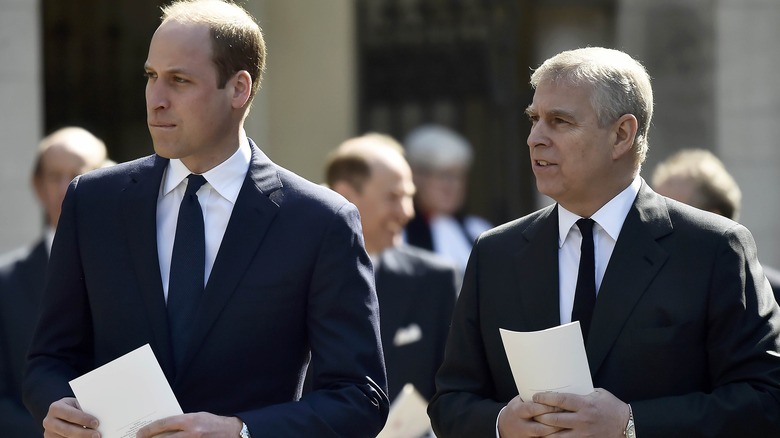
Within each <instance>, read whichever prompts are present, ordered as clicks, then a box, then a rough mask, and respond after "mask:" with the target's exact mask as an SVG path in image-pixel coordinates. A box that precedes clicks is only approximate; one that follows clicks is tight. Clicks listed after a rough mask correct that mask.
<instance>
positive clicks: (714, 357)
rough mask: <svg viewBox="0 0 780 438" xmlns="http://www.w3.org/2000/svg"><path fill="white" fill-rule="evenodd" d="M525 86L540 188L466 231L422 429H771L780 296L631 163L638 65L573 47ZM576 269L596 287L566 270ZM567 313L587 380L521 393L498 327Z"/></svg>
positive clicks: (535, 325) (738, 238)
mask: <svg viewBox="0 0 780 438" xmlns="http://www.w3.org/2000/svg"><path fill="white" fill-rule="evenodd" d="M531 85H532V86H533V87H534V88H535V90H536V91H535V94H534V97H533V102H532V103H531V105H530V106H529V107H528V109H527V114H528V116H529V117H530V119H531V123H532V128H531V133H530V134H529V137H528V146H529V147H530V156H531V165H532V168H533V171H534V174H535V176H536V182H537V186H538V188H539V190H540V191H541V192H542V193H544V194H546V195H548V196H550V197H552V198H553V199H555V200H556V201H557V203H556V204H555V205H552V206H550V207H547V208H544V209H542V210H539V211H537V212H535V213H532V214H530V215H528V216H526V217H523V218H520V219H518V220H515V221H513V222H510V223H508V224H505V225H502V226H499V227H498V228H496V229H494V230H492V231H490V232H488V233H486V234H484V235H483V236H482V237H480V238H479V239H478V241H477V243H476V245H475V248H474V250H473V251H472V254H471V258H470V261H469V267H468V269H467V271H466V276H465V279H464V285H463V289H462V290H461V293H460V298H459V300H458V303H457V305H456V309H455V315H454V317H453V323H452V329H451V331H450V334H449V337H448V340H447V349H446V353H445V358H444V363H443V364H442V367H441V369H440V370H439V373H438V374H437V376H436V386H437V393H436V396H434V399H433V400H432V401H431V404H430V406H429V409H428V412H429V414H430V416H431V418H432V422H433V426H434V430H435V431H436V434H437V436H438V437H440V438H445V437H456V436H463V437H477V436H480V437H487V436H499V434H500V436H501V437H503V438H507V437H528V436H548V435H551V436H555V434H556V433H557V434H558V435H560V436H598V437H602V438H610V437H621V436H629V437H633V436H639V437H641V438H656V437H659V438H660V437H665V438H668V437H678V436H679V437H683V436H686V437H687V436H701V437H733V436H740V437H766V436H780V402H778V400H780V353H778V351H779V349H780V340H779V339H778V337H779V333H780V313H779V311H780V309H778V307H777V304H776V303H775V300H774V299H773V297H772V295H771V294H772V292H771V290H770V289H769V285H768V284H767V282H766V280H765V279H764V277H763V275H762V274H761V268H760V266H759V262H758V260H757V259H756V248H755V242H754V241H753V238H752V236H751V235H750V233H749V232H748V230H747V229H746V228H745V227H743V226H741V225H739V224H737V223H735V222H733V221H731V220H729V219H726V218H724V217H721V216H718V215H715V214H712V213H708V212H704V211H701V210H698V209H695V208H692V207H690V206H688V205H685V204H681V203H679V202H676V201H673V200H670V199H668V198H664V197H662V196H660V195H658V194H656V193H655V192H653V191H652V190H651V189H650V188H649V187H648V186H647V184H646V183H645V182H644V181H643V180H642V179H641V178H640V177H639V170H640V166H641V163H642V162H643V160H644V158H645V155H646V152H647V132H648V127H649V125H650V120H651V117H652V108H653V107H652V104H653V99H652V91H651V86H650V79H649V76H648V74H647V72H646V71H645V69H644V67H642V66H641V65H640V64H639V63H638V62H636V61H635V60H634V59H632V58H631V57H630V56H628V55H626V54H625V53H622V52H619V51H616V50H609V49H603V48H587V49H578V50H572V51H566V52H562V53H560V54H558V55H556V56H554V57H552V58H550V59H548V60H547V61H545V62H544V63H543V64H542V66H541V67H539V69H537V70H536V71H535V72H534V73H533V75H532V76H531ZM587 219H591V220H592V222H591V221H588V220H587ZM594 223H595V224H594ZM588 225H592V230H588V232H587V233H585V235H583V234H581V233H580V232H579V228H580V227H582V228H584V229H586V230H587V229H588ZM588 241H590V242H591V243H592V244H593V246H591V248H594V247H595V252H594V251H593V249H591V252H592V254H591V256H589V257H585V255H586V254H587V253H583V252H582V251H581V249H580V248H581V242H585V243H587V242H588ZM583 246H585V247H586V249H587V245H583ZM581 255H582V257H581ZM580 262H582V263H580ZM588 262H591V265H590V267H589V268H588V267H587V265H588ZM580 264H582V265H583V267H582V268H581V269H579V271H580V272H581V273H578V266H579V265H580ZM588 276H590V290H591V294H592V295H595V293H594V292H593V291H594V289H593V287H594V286H595V291H598V292H597V293H598V295H597V297H593V296H592V295H591V296H590V297H588V295H587V294H586V293H585V292H586V290H587V288H585V287H580V285H578V283H580V281H578V280H580V278H578V277H581V279H582V281H581V283H582V285H581V286H586V281H584V280H586V279H587V277H588ZM594 283H595V284H594ZM594 298H595V299H594ZM588 299H590V302H591V303H592V306H593V307H592V308H591V310H592V311H591V312H590V313H588V312H586V311H585V309H586V308H587V306H584V305H583V304H584V303H586V302H587V301H588ZM575 311H576V312H577V315H576V317H574V315H572V314H573V312H575ZM572 319H576V320H579V321H580V323H581V324H582V327H583V335H584V336H585V339H586V342H585V348H586V352H587V356H588V362H589V365H590V371H591V376H592V378H593V383H594V387H596V388H597V389H596V390H595V391H594V392H592V393H591V394H588V395H574V394H568V393H556V392H545V393H537V394H535V395H534V396H533V399H532V400H521V399H520V398H519V397H518V396H517V389H516V386H515V382H514V380H513V378H512V374H511V370H510V367H509V363H508V362H507V359H506V355H505V354H504V351H503V346H502V343H501V339H500V335H499V328H506V329H509V330H516V331H533V330H539V329H545V328H549V327H554V326H557V325H558V324H561V323H567V322H569V321H571V320H572ZM588 327H589V328H588Z"/></svg>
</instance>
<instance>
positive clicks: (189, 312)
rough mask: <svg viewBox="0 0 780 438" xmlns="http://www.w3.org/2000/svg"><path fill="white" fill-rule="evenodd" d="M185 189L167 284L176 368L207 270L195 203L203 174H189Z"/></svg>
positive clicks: (200, 220) (169, 319)
mask: <svg viewBox="0 0 780 438" xmlns="http://www.w3.org/2000/svg"><path fill="white" fill-rule="evenodd" d="M187 179H189V182H188V183H187V190H186V191H185V192H184V198H183V199H182V200H181V206H180V207H179V219H178V222H176V238H175V239H174V241H173V255H172V256H171V276H170V278H169V282H168V324H169V326H170V330H171V341H172V342H173V352H174V357H175V359H176V368H177V369H178V368H179V367H180V365H181V363H182V360H183V355H184V348H185V346H186V341H187V334H188V333H189V331H190V329H191V325H192V321H193V317H194V315H195V310H196V309H197V307H198V302H199V300H200V297H201V295H202V294H203V280H204V278H205V273H204V271H205V269H206V237H205V231H204V226H203V211H202V210H201V208H200V202H198V195H196V192H197V191H198V189H199V188H200V187H201V186H202V185H203V184H205V183H206V179H205V178H203V176H202V175H195V174H190V175H189V176H188V177H187Z"/></svg>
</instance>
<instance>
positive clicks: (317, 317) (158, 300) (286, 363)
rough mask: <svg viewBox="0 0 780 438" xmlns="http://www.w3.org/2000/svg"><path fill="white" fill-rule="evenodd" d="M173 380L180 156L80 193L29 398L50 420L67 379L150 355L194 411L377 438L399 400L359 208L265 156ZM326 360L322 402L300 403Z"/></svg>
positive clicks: (307, 432) (54, 270)
mask: <svg viewBox="0 0 780 438" xmlns="http://www.w3.org/2000/svg"><path fill="white" fill-rule="evenodd" d="M250 144H251V147H252V161H251V164H250V168H249V172H248V173H247V176H246V179H245V181H244V184H243V186H242V188H241V191H240V193H239V195H238V199H237V201H236V203H235V206H234V208H233V212H232V215H231V217H230V221H229V223H228V226H227V229H226V231H225V235H224V237H223V239H222V243H221V246H220V248H219V252H218V254H217V258H216V261H215V263H214V267H213V268H212V271H211V275H210V277H209V281H208V283H207V285H206V288H205V291H204V294H203V298H202V301H201V303H200V307H199V309H198V313H197V315H196V319H197V323H196V325H195V329H194V330H193V333H192V335H191V339H190V342H189V344H188V345H187V346H186V349H185V360H184V362H185V364H186V366H185V367H183V368H182V369H180V370H174V363H173V357H172V351H171V345H170V337H169V333H168V323H167V314H166V308H165V301H164V297H163V288H162V282H161V278H160V269H159V264H158V256H157V238H156V207H157V197H158V193H159V191H160V182H161V179H162V176H163V171H164V169H165V167H166V165H167V164H168V160H166V159H163V158H161V157H159V156H156V155H153V156H150V157H147V158H143V159H139V160H136V161H133V162H130V163H125V164H121V165H118V166H114V167H111V168H107V169H100V170H98V171H96V172H91V173H89V174H86V175H83V176H81V177H79V178H77V179H76V180H74V182H73V183H71V185H70V187H69V189H68V193H67V195H66V197H65V201H64V203H63V208H62V216H61V218H60V222H59V228H58V230H57V234H56V237H55V240H54V245H53V248H52V255H51V261H50V266H49V271H48V277H47V278H48V281H47V286H46V289H45V292H44V301H43V312H42V316H41V320H40V324H39V325H38V328H37V330H36V334H35V336H34V338H33V343H32V347H31V352H30V359H29V364H28V373H27V376H26V379H25V391H24V398H25V404H26V405H27V407H28V408H29V409H30V411H31V412H32V413H33V414H34V415H35V416H36V417H37V418H38V419H39V420H41V419H42V418H43V417H44V416H45V415H46V410H47V408H48V406H49V404H50V403H52V402H53V401H55V400H58V399H60V398H62V397H65V396H70V395H71V394H72V393H71V390H70V388H69V386H68V381H69V380H70V379H72V378H74V377H77V376H79V375H81V374H83V373H85V372H87V371H90V370H91V369H93V368H95V367H97V366H99V365H102V364H104V363H106V362H108V361H110V360H112V359H115V358H117V357H119V356H120V355H123V354H125V353H127V352H129V351H131V350H133V349H135V348H137V347H139V346H142V345H144V344H146V343H149V344H151V347H152V350H153V351H154V353H155V355H156V356H157V359H158V360H159V362H160V364H161V366H162V369H163V371H164V372H165V375H166V376H167V378H168V380H169V382H170V383H171V386H172V388H173V391H174V393H175V394H176V397H177V398H178V400H179V403H180V404H181V407H182V409H183V410H184V412H195V411H206V412H211V413H214V414H217V415H236V416H238V417H240V418H241V419H243V421H244V422H245V423H246V424H247V425H248V426H249V429H250V432H251V433H252V434H253V435H255V436H277V437H288V436H289V437H300V436H318V437H326V436H333V437H336V436H373V435H374V434H376V433H377V432H378V431H379V430H380V429H381V428H382V426H383V425H384V421H385V419H386V415H387V407H388V400H387V397H386V395H385V391H386V390H385V388H386V382H385V379H386V378H385V372H384V367H383V362H382V349H381V345H380V340H379V321H378V307H377V300H376V293H375V290H374V281H373V272H372V269H371V264H370V260H369V259H368V256H367V254H366V253H365V250H364V248H363V241H362V231H361V228H360V218H359V215H358V213H357V209H356V208H355V207H354V206H353V205H352V204H350V203H348V202H347V201H346V200H345V199H344V198H342V197H341V196H339V195H338V194H336V193H335V192H332V191H331V190H328V189H326V188H323V187H320V186H318V185H316V184H313V183H311V182H309V181H306V180H304V179H303V178H301V177H299V176H297V175H294V174H293V173H291V172H289V171H287V170H285V169H282V168H280V167H278V166H276V165H275V164H273V163H272V162H271V161H270V160H269V159H268V158H267V157H266V156H265V155H264V154H263V153H262V152H261V151H260V150H259V149H258V148H257V147H256V146H255V145H254V143H252V142H251V141H250ZM310 357H311V363H310V367H311V368H312V374H313V391H312V392H311V393H309V394H307V395H306V396H304V397H302V398H301V386H302V382H303V377H304V374H305V372H306V367H307V364H308V363H309V359H310Z"/></svg>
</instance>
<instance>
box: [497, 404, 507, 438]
mask: <svg viewBox="0 0 780 438" xmlns="http://www.w3.org/2000/svg"><path fill="white" fill-rule="evenodd" d="M504 409H506V406H504V407H503V408H501V410H500V411H498V415H497V416H496V438H501V435H499V433H498V418H499V417H500V416H501V413H502V412H504Z"/></svg>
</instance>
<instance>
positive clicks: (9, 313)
mask: <svg viewBox="0 0 780 438" xmlns="http://www.w3.org/2000/svg"><path fill="white" fill-rule="evenodd" d="M48 260H49V254H48V250H47V249H46V243H44V241H43V240H41V241H40V242H38V243H37V244H35V245H33V246H31V247H27V248H23V249H21V250H18V251H13V252H12V253H9V254H7V255H6V256H4V257H3V260H2V261H0V265H1V266H0V435H2V436H9V437H19V438H24V437H36V436H37V437H40V436H41V432H40V429H41V427H40V423H39V422H36V421H35V420H34V419H33V417H32V415H30V412H29V411H27V408H25V407H24V405H23V404H22V377H23V376H24V368H25V364H26V362H27V349H28V348H29V346H30V339H32V336H33V331H34V330H35V323H36V321H37V320H38V311H39V308H40V302H41V295H42V294H43V279H44V274H45V273H46V264H47V262H48Z"/></svg>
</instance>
